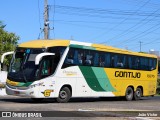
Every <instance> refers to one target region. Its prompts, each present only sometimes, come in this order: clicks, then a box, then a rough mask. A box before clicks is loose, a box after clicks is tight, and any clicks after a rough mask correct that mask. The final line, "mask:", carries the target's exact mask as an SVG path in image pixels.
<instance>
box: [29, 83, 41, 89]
mask: <svg viewBox="0 0 160 120" xmlns="http://www.w3.org/2000/svg"><path fill="white" fill-rule="evenodd" d="M43 83H44V82H41V83H37V84H33V85H30V86H29V88H34V87H37V86H42V85H43Z"/></svg>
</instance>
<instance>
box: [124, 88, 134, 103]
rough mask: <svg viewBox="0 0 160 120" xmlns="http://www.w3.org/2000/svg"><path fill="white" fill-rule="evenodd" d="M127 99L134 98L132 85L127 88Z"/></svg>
mask: <svg viewBox="0 0 160 120" xmlns="http://www.w3.org/2000/svg"><path fill="white" fill-rule="evenodd" d="M125 99H126V100H127V101H131V100H132V99H133V89H132V88H131V87H128V88H127V89H126V94H125Z"/></svg>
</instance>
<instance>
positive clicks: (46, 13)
mask: <svg viewBox="0 0 160 120" xmlns="http://www.w3.org/2000/svg"><path fill="white" fill-rule="evenodd" d="M44 39H49V7H48V0H44Z"/></svg>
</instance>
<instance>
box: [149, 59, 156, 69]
mask: <svg viewBox="0 0 160 120" xmlns="http://www.w3.org/2000/svg"><path fill="white" fill-rule="evenodd" d="M156 65H157V61H156V59H153V58H150V59H149V70H154V69H156Z"/></svg>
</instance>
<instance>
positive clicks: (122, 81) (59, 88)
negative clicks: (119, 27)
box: [6, 40, 158, 102]
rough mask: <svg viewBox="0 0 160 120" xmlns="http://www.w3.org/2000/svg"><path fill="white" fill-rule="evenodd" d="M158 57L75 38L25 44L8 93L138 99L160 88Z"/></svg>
mask: <svg viewBox="0 0 160 120" xmlns="http://www.w3.org/2000/svg"><path fill="white" fill-rule="evenodd" d="M157 73H158V65H157V57H156V56H155V55H151V54H144V53H137V52H132V51H128V50H122V49H118V48H114V47H111V46H106V45H100V44H92V43H85V42H77V41H70V40H33V41H29V42H25V43H22V44H20V45H19V46H18V47H17V48H16V50H15V52H14V54H13V57H12V61H11V63H10V67H9V72H8V76H7V82H6V92H7V94H8V95H16V96H25V97H27V96H28V97H30V98H32V99H33V100H41V98H42V99H43V98H56V100H57V101H58V102H68V101H69V100H70V98H76V97H117V96H124V97H125V98H126V100H128V101H131V100H133V99H135V100H139V99H141V97H142V96H153V95H155V93H156V83H157Z"/></svg>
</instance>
